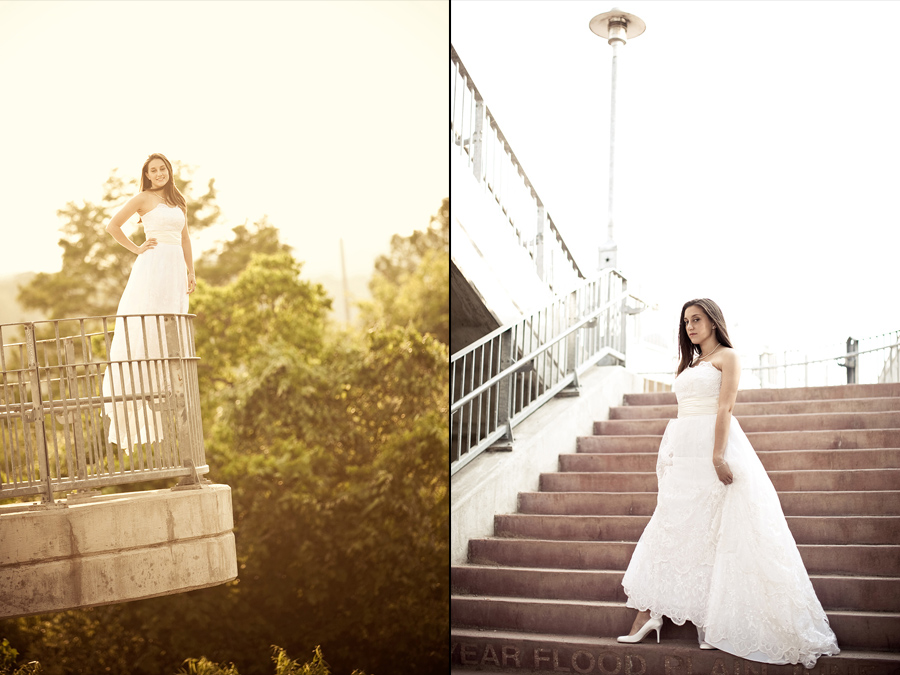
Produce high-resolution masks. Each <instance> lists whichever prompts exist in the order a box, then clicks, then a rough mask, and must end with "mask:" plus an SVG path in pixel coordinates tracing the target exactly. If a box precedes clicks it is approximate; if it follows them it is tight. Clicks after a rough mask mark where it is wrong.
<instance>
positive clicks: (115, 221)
mask: <svg viewBox="0 0 900 675" xmlns="http://www.w3.org/2000/svg"><path fill="white" fill-rule="evenodd" d="M146 199H147V195H146V194H144V193H143V192H139V193H138V194H136V195H135V196H134V197H132V198H131V199H130V200H129V201H128V203H127V204H125V206H123V207H122V208H121V209H119V212H118V213H117V214H116V215H114V216H113V217H112V220H110V221H109V224H108V225H107V226H106V231H107V232H109V233H110V235H112V238H113V239H115V240H116V241H117V242H119V243H120V244H121V245H122V246H124V247H125V248H127V249H128V250H129V251H131V252H132V253H134V254H136V255H140V254H141V253H144V252H145V251H149V250H150V249H151V248H154V247H155V246H156V239H148V240H147V241H145V242H144V243H143V244H141V245H140V246H138V245H137V244H135V243H134V242H133V241H131V239H129V238H128V237H127V236H126V234H125V233H124V232H122V225H124V224H125V223H126V222H127V221H128V219H129V218H131V216H133V215H134V214H135V213H137V211H138V209H140V208H141V207H142V206H143V205H144V204H145V203H146Z"/></svg>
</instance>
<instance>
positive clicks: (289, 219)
mask: <svg viewBox="0 0 900 675" xmlns="http://www.w3.org/2000/svg"><path fill="white" fill-rule="evenodd" d="M448 23H449V18H448V3H447V2H442V1H439V0H424V1H417V2H409V1H399V2H382V1H373V0H365V1H362V2H349V1H344V2H329V1H327V0H326V1H324V2H314V1H311V0H308V1H299V0H295V1H292V0H282V1H277V2H243V1H239V0H225V1H217V0H213V1H207V0H204V1H201V2H174V1H163V2H137V1H129V2H106V1H101V2H83V1H81V0H74V1H70V2H49V1H48V2H33V1H30V0H26V1H19V0H16V1H8V0H0V92H2V94H0V95H2V99H3V103H2V106H0V157H2V161H0V186H2V187H0V195H2V203H3V216H2V219H0V232H2V239H3V246H4V250H5V252H6V254H5V255H4V256H3V259H2V261H0V276H7V275H8V274H14V273H18V272H25V271H51V272H52V271H57V270H59V269H60V264H61V249H60V248H59V246H58V245H57V241H58V240H59V238H60V231H59V228H60V226H61V224H62V223H61V221H60V219H59V218H58V217H57V215H56V211H57V210H58V209H60V208H62V207H63V206H64V205H65V204H66V203H67V202H69V201H76V202H79V201H81V200H89V201H99V199H100V197H101V194H102V186H103V183H104V181H105V180H106V179H107V178H108V177H109V175H110V173H111V171H112V169H114V168H118V169H119V174H120V175H121V176H122V177H124V178H126V179H127V178H132V177H133V178H137V177H138V174H139V173H140V168H141V166H142V164H143V162H144V160H145V159H146V157H147V155H148V154H150V153H151V152H162V153H163V154H165V155H166V156H167V157H168V158H169V159H170V160H171V161H173V162H176V161H181V162H183V163H184V164H186V165H190V166H193V167H195V174H194V177H195V178H194V184H195V187H196V189H198V190H199V189H203V188H204V187H205V185H206V182H207V181H208V180H209V178H215V179H216V187H217V189H218V191H219V197H218V201H219V204H220V206H221V207H222V209H223V215H224V218H225V225H223V226H222V227H220V228H218V231H216V232H210V231H207V232H204V233H203V234H202V235H199V234H198V235H195V236H194V252H195V255H199V253H200V252H202V251H203V250H204V249H206V248H208V247H209V246H210V245H212V243H213V242H214V241H216V240H219V239H224V238H227V237H228V235H229V234H230V231H231V228H232V227H234V226H235V225H239V224H241V223H243V222H244V221H245V220H247V221H250V222H253V221H254V220H256V219H258V218H260V217H262V216H263V215H264V214H267V215H268V216H269V219H270V221H271V222H272V224H274V225H276V226H277V227H278V228H280V229H281V231H282V237H283V240H284V241H286V242H287V243H288V244H290V245H291V246H293V249H294V254H295V255H296V256H297V258H299V259H300V260H304V261H306V267H305V268H304V270H305V273H306V274H309V275H316V274H323V273H333V274H337V275H339V274H340V250H339V238H340V237H343V239H344V248H345V254H346V259H347V267H348V274H350V275H357V274H363V275H365V276H368V275H369V274H370V273H371V271H372V263H373V261H374V258H375V256H376V255H378V254H380V253H385V252H387V251H388V250H389V242H390V238H391V235H393V234H395V233H399V234H402V235H408V234H410V233H411V232H412V231H413V230H415V229H424V228H425V227H427V226H428V222H429V217H430V216H431V215H432V214H434V213H435V212H437V210H438V208H439V207H440V204H441V200H442V199H443V198H444V197H446V196H448V194H449V188H448V180H449V177H448V176H449V172H448V167H447V164H448V150H447V135H446V119H447V118H446V111H447V109H448V107H449V98H448V89H447V75H446V67H445V64H446V61H447V49H446V44H447V42H446V35H447V33H448V30H449V27H448ZM197 194H199V192H198V193H197ZM132 222H133V223H136V222H137V218H136V217H135V218H134V219H133V221H132ZM134 227H136V225H135V226H134ZM134 227H133V228H131V229H129V227H128V226H126V232H127V233H129V234H131V232H132V231H133V229H134ZM123 252H124V250H123Z"/></svg>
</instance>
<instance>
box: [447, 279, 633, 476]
mask: <svg viewBox="0 0 900 675" xmlns="http://www.w3.org/2000/svg"><path fill="white" fill-rule="evenodd" d="M629 297H633V296H630V294H629V293H628V291H627V280H626V279H625V277H624V276H622V274H621V273H620V272H618V271H617V270H605V271H604V272H602V273H601V274H600V275H599V276H598V277H596V278H594V279H591V280H589V281H587V282H585V283H584V284H582V285H580V286H579V287H578V288H576V289H574V290H573V291H571V292H570V293H569V294H566V295H565V296H558V297H557V298H556V299H555V300H554V301H553V302H552V303H550V304H548V305H546V306H545V307H542V308H541V309H539V310H537V311H534V312H532V313H531V314H528V315H526V316H523V317H522V318H520V319H519V320H518V321H516V322H513V323H510V324H507V325H505V326H502V327H501V328H498V329H496V330H494V331H492V332H491V333H489V334H488V335H486V336H484V337H483V338H481V339H480V340H478V341H476V342H475V343H473V344H471V345H469V346H468V347H466V348H465V349H462V350H460V351H458V352H456V353H455V354H454V355H453V356H452V357H451V363H450V376H451V399H452V400H451V406H450V429H451V438H450V471H451V475H453V474H455V473H456V472H457V471H459V470H460V469H461V468H462V467H463V466H465V465H467V464H468V463H469V462H470V461H472V460H473V459H474V458H475V457H476V456H478V455H479V454H480V453H481V452H483V451H484V450H486V449H487V448H488V447H490V446H492V445H494V443H495V442H496V441H498V440H500V439H501V438H503V437H504V436H505V437H506V438H507V440H510V441H511V440H512V430H513V427H515V426H516V425H517V424H519V423H520V422H521V421H522V420H524V419H525V418H526V417H528V416H529V415H530V414H532V413H533V412H534V411H536V410H537V409H539V408H540V406H541V405H543V403H545V402H546V401H548V400H550V398H552V397H553V396H555V395H556V394H557V393H559V392H560V391H562V389H564V388H566V387H568V386H569V385H571V384H575V385H576V386H577V384H578V376H579V374H580V373H582V372H584V369H585V368H587V367H589V366H590V365H592V364H594V363H596V362H597V361H599V360H600V359H602V358H603V357H604V356H607V355H609V356H612V357H613V358H614V359H615V360H616V362H619V363H624V359H625V330H624V328H625V323H624V322H625V317H626V316H627V310H626V303H627V301H628V298H629Z"/></svg>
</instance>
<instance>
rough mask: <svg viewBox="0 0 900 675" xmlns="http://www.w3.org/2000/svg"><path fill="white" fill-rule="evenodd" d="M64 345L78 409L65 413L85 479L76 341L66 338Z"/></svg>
mask: <svg viewBox="0 0 900 675" xmlns="http://www.w3.org/2000/svg"><path fill="white" fill-rule="evenodd" d="M63 345H64V348H65V351H66V380H67V382H68V385H69V392H70V393H71V394H72V396H73V398H74V399H75V405H76V409H75V411H70V412H68V414H66V415H65V420H64V421H65V423H66V424H71V425H72V440H73V443H74V445H75V466H76V475H77V476H78V479H79V480H85V479H86V478H87V477H88V473H87V459H86V457H87V450H86V444H85V442H84V432H83V430H82V428H81V407H80V401H81V397H80V396H79V394H78V391H79V389H78V370H77V368H76V367H75V341H74V340H73V339H72V338H65V339H64V340H63Z"/></svg>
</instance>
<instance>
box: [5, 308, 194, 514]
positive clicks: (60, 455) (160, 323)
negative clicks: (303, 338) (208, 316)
mask: <svg viewBox="0 0 900 675" xmlns="http://www.w3.org/2000/svg"><path fill="white" fill-rule="evenodd" d="M194 318H195V317H194V316H193V315H190V314H143V315H135V314H129V315H110V316H99V317H80V318H74V319H57V320H51V321H36V322H25V323H10V324H3V325H0V499H7V498H14V497H27V496H34V495H40V497H41V499H42V501H43V502H44V503H45V504H53V503H54V499H53V493H55V492H62V491H66V490H78V491H79V492H84V491H86V490H87V491H89V490H92V489H94V488H97V487H101V486H109V485H124V484H127V483H133V482H138V481H147V480H154V479H157V478H170V477H183V478H185V479H186V480H188V481H189V482H191V483H194V484H197V483H198V481H199V476H200V474H204V473H207V472H208V471H209V467H208V466H207V464H206V456H205V451H204V447H203V429H202V423H201V420H200V398H199V388H198V381H197V362H198V361H199V359H198V357H197V356H196V354H195V351H194V339H193V319H194ZM72 324H74V329H71V333H69V332H67V331H69V330H70V328H69V327H70V326H71V325H72ZM110 324H113V325H115V330H113V329H111V327H110ZM97 326H99V328H97ZM41 333H43V334H44V335H48V334H49V335H50V337H40V334H41ZM114 334H116V335H117V336H118V337H117V344H118V345H119V346H118V347H114V346H113V345H114V343H113V335H114ZM20 335H21V336H24V339H11V340H10V339H9V338H17V337H18V336H20ZM98 348H100V349H101V350H102V351H105V353H104V354H102V356H101V355H100V354H96V353H95V350H96V349H98ZM111 348H112V350H113V353H111V351H110V350H111ZM120 352H121V353H120ZM98 356H99V357H100V358H98ZM58 425H62V429H59V428H58Z"/></svg>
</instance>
